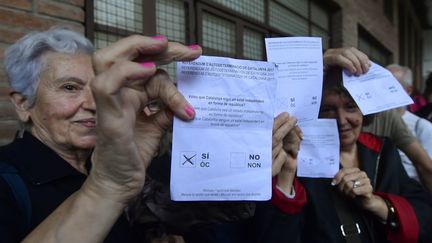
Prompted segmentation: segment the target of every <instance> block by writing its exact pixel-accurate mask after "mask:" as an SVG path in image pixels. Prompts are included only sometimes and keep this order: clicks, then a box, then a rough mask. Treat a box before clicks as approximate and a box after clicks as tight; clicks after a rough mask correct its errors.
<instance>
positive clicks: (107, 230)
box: [0, 28, 201, 243]
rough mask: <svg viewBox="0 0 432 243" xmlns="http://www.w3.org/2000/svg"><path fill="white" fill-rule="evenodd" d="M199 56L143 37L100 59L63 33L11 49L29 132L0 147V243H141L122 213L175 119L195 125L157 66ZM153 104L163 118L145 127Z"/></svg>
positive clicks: (9, 65) (15, 96)
mask: <svg viewBox="0 0 432 243" xmlns="http://www.w3.org/2000/svg"><path fill="white" fill-rule="evenodd" d="M149 53H151V55H150V54H149ZM200 54H201V48H200V47H199V46H197V45H194V46H193V47H190V48H189V47H186V46H184V45H181V44H178V43H172V42H168V40H167V39H166V38H165V37H164V36H156V37H145V36H138V35H137V36H131V37H129V38H125V39H122V40H120V41H119V42H117V43H115V44H113V45H112V46H109V47H106V48H105V49H101V50H98V51H97V52H96V53H94V49H93V46H92V44H91V43H90V41H88V40H87V39H86V38H85V37H83V36H82V35H80V34H78V33H75V32H73V31H70V30H66V29H62V28H53V29H50V30H47V31H43V32H32V33H29V34H28V35H26V36H24V37H23V38H21V39H20V40H18V41H17V42H16V43H15V44H13V45H11V46H10V47H9V48H8V49H7V50H6V52H5V69H6V73H7V75H8V78H9V81H10V85H11V87H12V90H13V91H12V92H11V93H10V96H11V100H12V102H13V103H14V105H15V110H16V112H17V114H18V116H19V119H20V121H21V122H22V123H23V124H24V127H25V129H24V131H22V132H21V133H19V134H18V135H17V137H16V138H15V140H14V141H13V142H12V143H11V144H8V145H6V146H3V147H0V175H1V177H0V212H1V213H0V242H2V243H3V242H5V243H12V242H21V241H23V242H102V241H104V242H136V241H137V240H138V239H137V238H136V237H135V234H134V233H133V230H132V229H131V227H130V226H129V224H128V223H127V221H126V217H125V215H124V213H123V212H124V209H125V207H126V206H127V204H128V203H129V202H130V200H131V199H133V198H134V197H135V196H136V195H137V194H138V193H139V192H140V191H141V190H142V188H143V186H144V182H145V177H146V167H148V165H149V164H150V162H151V160H152V158H153V157H154V155H155V153H156V150H157V148H158V147H159V144H160V140H161V137H162V135H163V133H164V132H165V131H166V129H167V128H168V127H169V126H170V123H171V120H172V116H173V114H175V115H176V116H177V117H179V118H180V119H184V120H188V119H192V118H193V116H194V110H193V108H192V106H190V105H189V104H188V103H187V102H186V100H185V99H184V97H183V96H182V95H181V94H180V93H179V92H178V91H177V89H176V88H175V86H174V84H173V83H172V82H171V81H170V79H169V77H168V75H166V73H165V72H164V71H163V70H157V69H156V62H158V63H169V62H170V61H171V60H179V61H187V60H193V59H195V58H197V57H198V56H199V55H200ZM132 57H133V58H137V59H138V60H141V61H140V62H139V61H136V60H131V58H132ZM142 60H147V62H143V63H141V62H142ZM167 60H169V61H167ZM95 70H96V71H95ZM130 80H134V81H133V82H134V84H135V83H138V82H140V83H139V87H138V86H136V85H130V82H128V81H130ZM149 97H151V98H152V100H157V101H158V102H160V103H161V104H164V106H163V107H164V108H161V109H159V110H158V111H156V112H155V114H153V115H152V116H150V117H147V116H144V115H143V112H142V110H143V108H144V107H145V106H146V105H147V104H148V103H149V102H151V100H149ZM96 106H97V110H98V112H96ZM168 107H169V108H168ZM97 121H98V122H97ZM96 127H97V129H96ZM96 137H97V139H96ZM4 165H7V167H8V168H12V169H13V171H12V172H13V178H15V182H16V181H17V180H18V181H19V179H22V182H23V183H21V184H22V185H21V187H17V186H16V184H15V183H9V182H10V181H9V180H8V179H7V177H4V176H3V175H5V173H9V174H8V176H10V174H11V170H9V171H3V168H5V166H4ZM17 178H18V179H17ZM15 192H18V194H19V195H23V194H24V195H27V194H28V197H27V198H26V199H24V201H23V200H21V199H22V198H20V197H17V196H16V195H17V194H16V193H15ZM22 204H24V206H26V207H25V208H24V207H21V206H22ZM27 206H28V207H27ZM23 209H26V210H23ZM27 209H28V210H27ZM30 211H31V213H30ZM77 232H79V233H77Z"/></svg>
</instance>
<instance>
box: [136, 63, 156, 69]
mask: <svg viewBox="0 0 432 243" xmlns="http://www.w3.org/2000/svg"><path fill="white" fill-rule="evenodd" d="M140 65H141V66H142V67H145V68H152V67H155V66H156V64H155V63H154V62H142V63H140Z"/></svg>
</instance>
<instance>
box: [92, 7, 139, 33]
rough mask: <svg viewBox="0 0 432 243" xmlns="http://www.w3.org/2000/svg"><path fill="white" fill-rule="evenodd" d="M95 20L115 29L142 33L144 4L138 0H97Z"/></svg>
mask: <svg viewBox="0 0 432 243" xmlns="http://www.w3.org/2000/svg"><path fill="white" fill-rule="evenodd" d="M94 9H95V12H94V13H95V22H96V23H98V24H100V25H104V26H107V27H112V28H115V29H121V30H128V31H132V32H138V33H141V32H142V31H143V21H142V10H143V7H142V4H141V1H137V0H96V1H95V5H94Z"/></svg>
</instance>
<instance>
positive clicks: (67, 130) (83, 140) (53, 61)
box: [28, 53, 96, 150]
mask: <svg viewBox="0 0 432 243" xmlns="http://www.w3.org/2000/svg"><path fill="white" fill-rule="evenodd" d="M43 58H44V59H43V60H44V66H43V68H42V73H41V75H40V83H39V86H38V90H37V94H36V101H35V104H34V105H33V106H32V107H30V108H29V109H28V112H29V119H30V122H31V132H32V134H33V135H35V136H36V137H37V138H39V139H40V140H41V141H43V142H44V143H45V144H47V145H48V146H50V147H52V148H57V149H60V150H71V149H72V150H76V149H78V150H79V149H91V148H92V147H93V146H94V145H95V143H96V133H95V127H96V117H95V116H96V107H95V103H94V100H93V97H92V94H91V90H90V86H89V81H90V80H91V79H92V78H93V77H94V72H93V68H92V63H91V57H90V56H89V55H87V54H75V55H72V54H60V53H49V54H46V55H45V56H44V57H43Z"/></svg>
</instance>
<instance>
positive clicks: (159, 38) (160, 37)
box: [152, 35, 166, 40]
mask: <svg viewBox="0 0 432 243" xmlns="http://www.w3.org/2000/svg"><path fill="white" fill-rule="evenodd" d="M152 39H154V40H165V39H166V37H165V36H164V35H157V36H152Z"/></svg>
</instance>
